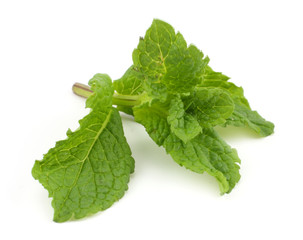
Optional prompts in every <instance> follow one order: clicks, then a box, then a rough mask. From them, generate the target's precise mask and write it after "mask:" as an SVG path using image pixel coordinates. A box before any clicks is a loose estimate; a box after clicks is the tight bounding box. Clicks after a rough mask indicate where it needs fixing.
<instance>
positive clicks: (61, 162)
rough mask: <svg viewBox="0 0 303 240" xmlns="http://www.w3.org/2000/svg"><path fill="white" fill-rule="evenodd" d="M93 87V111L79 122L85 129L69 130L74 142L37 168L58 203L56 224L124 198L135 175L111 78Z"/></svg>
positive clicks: (62, 144)
mask: <svg viewBox="0 0 303 240" xmlns="http://www.w3.org/2000/svg"><path fill="white" fill-rule="evenodd" d="M90 85H91V88H92V90H93V91H94V93H93V95H92V96H91V97H89V99H88V100H87V106H88V107H90V108H92V110H91V112H90V113H89V114H88V115H87V116H85V117H84V118H83V119H82V120H80V121H79V123H80V127H79V129H77V130H76V131H74V132H71V131H70V130H69V131H68V138H67V139H66V140H62V141H59V142H57V144H56V146H55V147H54V148H52V149H50V150H49V152H48V153H47V154H45V155H44V157H43V159H42V160H41V161H36V162H35V165H34V167H33V169H32V175H33V177H34V178H35V179H37V180H39V181H40V183H41V184H42V185H43V186H44V187H45V188H46V189H47V190H48V192H49V196H50V197H52V198H53V200H52V206H53V208H54V210H55V212H54V221H56V222H64V221H67V220H69V219H71V218H75V219H78V218H83V217H85V216H87V215H90V214H93V213H96V212H98V211H101V210H105V209H107V208H108V207H110V206H111V205H112V204H113V203H114V202H115V201H117V200H118V199H120V198H121V197H122V196H123V195H124V192H125V191H126V190H127V183H128V181H129V177H130V173H131V172H133V170H134V160H133V158H132V157H131V151H130V148H129V146H128V144H127V142H126V139H125V137H124V133H123V129H122V123H121V118H120V115H119V113H118V111H117V110H116V109H115V108H113V107H112V103H111V101H112V95H113V88H112V82H111V79H110V78H109V77H108V76H107V75H103V74H97V75H95V76H94V78H93V79H92V80H90Z"/></svg>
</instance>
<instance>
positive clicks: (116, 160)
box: [32, 20, 274, 222]
mask: <svg viewBox="0 0 303 240" xmlns="http://www.w3.org/2000/svg"><path fill="white" fill-rule="evenodd" d="M132 58H133V65H132V66H131V67H130V68H129V69H128V70H127V71H126V72H125V74H124V75H123V76H122V77H121V78H120V79H118V80H115V81H114V82H112V80H111V79H110V77H109V76H108V75H106V74H96V75H95V76H94V77H93V78H92V79H91V80H90V81H89V85H90V90H87V91H86V93H85V94H83V93H82V94H81V93H80V91H84V92H85V88H83V89H80V87H79V88H78V94H80V95H83V96H84V95H87V96H89V97H88V99H87V101H86V107H88V108H90V109H91V111H90V113H89V114H88V115H87V116H85V117H84V118H83V119H82V120H80V121H79V123H80V127H79V128H78V129H77V130H76V131H74V132H72V131H71V130H68V132H67V139H65V140H63V141H59V142H57V144H56V146H55V147H54V148H52V149H50V150H49V152H48V153H47V154H45V155H44V158H43V159H42V160H41V161H36V162H35V165H34V167H33V169H32V175H33V177H34V178H35V179H38V180H39V181H40V183H41V184H42V185H43V186H44V187H45V188H46V189H47V190H48V191H49V196H50V197H52V198H53V200H52V206H53V208H54V210H55V212H54V221H56V222H63V221H67V220H69V219H71V218H74V219H78V218H82V217H85V216H87V215H90V214H93V213H96V212H98V211H101V210H105V209H106V208H108V207H110V206H111V205H112V204H113V203H114V202H115V201H117V200H118V199H120V198H121V197H122V196H123V195H124V193H125V191H126V190H127V184H128V182H129V178H130V174H131V173H132V172H133V171H134V159H133V158H132V157H131V150H130V148H129V146H128V144H127V142H126V139H125V137H124V133H123V128H122V124H121V117H120V115H119V111H122V112H124V113H127V114H130V115H133V116H134V120H135V121H136V122H138V123H140V124H142V125H143V126H144V127H145V129H146V131H147V133H148V134H149V136H150V137H151V138H152V139H153V141H154V142H155V143H156V144H157V145H159V146H163V147H164V148H165V150H166V152H167V153H168V154H170V155H171V157H172V159H173V160H174V161H175V162H177V163H178V164H179V165H181V166H184V167H185V168H187V169H189V170H192V171H194V172H197V173H204V172H207V173H208V174H210V175H211V176H213V177H215V179H216V180H217V182H218V184H219V188H220V192H221V194H224V193H229V192H231V190H232V189H233V188H234V186H235V185H236V183H237V182H238V181H239V179H240V174H239V163H240V159H239V157H238V155H237V152H236V150H235V149H233V148H231V147H230V146H229V145H228V144H227V143H226V142H225V141H224V140H223V139H222V138H221V137H220V136H219V135H218V133H217V132H216V131H215V129H214V127H215V126H217V125H220V126H227V125H234V126H241V127H243V126H246V127H249V128H251V129H252V130H254V131H255V132H257V133H258V134H259V135H260V136H267V135H270V134H271V133H272V132H273V129H274V125H273V124H272V123H271V122H268V121H266V120H265V119H263V118H262V117H261V116H260V115H259V114H258V113H257V112H256V111H252V110H251V108H250V106H249V104H248V101H247V100H246V98H245V97H244V94H243V89H242V88H241V87H238V86H236V85H235V84H233V83H231V82H230V81H229V78H228V77H227V76H225V75H223V74H222V73H220V72H215V71H214V70H213V69H212V68H211V67H210V66H209V58H208V57H205V56H204V54H203V53H202V52H201V51H200V50H199V49H198V48H197V47H196V46H194V45H188V44H187V43H186V41H185V40H184V38H183V36H182V35H181V34H180V33H179V32H177V33H176V32H175V30H174V29H173V27H172V26H170V25H169V24H168V23H165V22H163V21H161V20H154V21H153V23H152V25H151V27H150V28H149V29H148V30H147V32H146V34H145V36H144V38H140V41H139V44H138V46H137V48H136V49H135V50H134V51H133V55H132ZM75 91H77V90H75ZM113 105H114V106H115V107H114V106H113Z"/></svg>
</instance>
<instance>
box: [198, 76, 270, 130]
mask: <svg viewBox="0 0 303 240" xmlns="http://www.w3.org/2000/svg"><path fill="white" fill-rule="evenodd" d="M201 86H204V87H218V88H221V89H225V90H227V91H228V92H229V93H230V96H231V98H232V99H233V102H234V104H235V109H234V111H233V113H232V114H231V116H230V117H229V118H227V120H226V122H225V123H224V125H225V126H226V125H233V126H236V127H245V126H246V127H249V128H250V129H252V130H254V131H255V132H256V133H258V134H259V135H261V136H268V135H270V134H272V133H273V131H274V124H273V123H271V122H269V121H267V120H265V119H264V118H263V117H261V116H260V115H259V114H258V112H256V111H253V110H251V108H250V106H249V103H248V101H247V99H246V98H245V97H244V92H243V89H242V88H241V87H237V86H236V85H235V84H233V83H231V82H222V81H220V80H207V81H203V82H202V84H201Z"/></svg>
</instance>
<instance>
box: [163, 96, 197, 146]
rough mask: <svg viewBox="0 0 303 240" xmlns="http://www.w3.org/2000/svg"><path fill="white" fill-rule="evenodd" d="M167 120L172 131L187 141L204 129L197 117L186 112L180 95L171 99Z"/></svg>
mask: <svg viewBox="0 0 303 240" xmlns="http://www.w3.org/2000/svg"><path fill="white" fill-rule="evenodd" d="M167 121H168V123H169V125H170V129H171V131H172V132H173V133H174V134H176V136H177V137H178V138H180V139H181V140H182V141H183V142H185V143H186V142H187V141H189V140H191V139H192V138H194V137H195V136H197V135H198V134H199V133H201V131H202V128H201V126H200V125H199V122H198V121H197V120H196V118H194V117H193V116H192V115H190V114H187V113H186V112H185V110H184V104H183V102H182V100H181V98H180V97H175V98H173V99H172V100H171V102H170V108H169V115H168V117H167Z"/></svg>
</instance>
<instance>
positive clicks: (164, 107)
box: [133, 100, 170, 146]
mask: <svg viewBox="0 0 303 240" xmlns="http://www.w3.org/2000/svg"><path fill="white" fill-rule="evenodd" d="M168 107H169V105H168V104H167V103H163V102H161V101H159V100H154V101H153V102H152V103H148V102H146V103H144V104H142V105H140V106H135V107H134V108H133V112H134V117H135V121H136V122H138V123H141V124H142V125H143V126H144V127H145V129H146V131H147V132H148V134H149V136H150V137H151V138H152V139H153V140H154V142H155V143H156V144H158V145H159V146H161V145H162V144H163V142H164V140H165V139H166V137H167V136H168V135H169V134H170V126H169V125H168V123H167V116H168Z"/></svg>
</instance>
